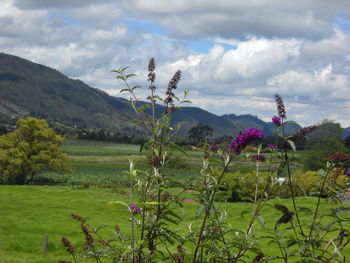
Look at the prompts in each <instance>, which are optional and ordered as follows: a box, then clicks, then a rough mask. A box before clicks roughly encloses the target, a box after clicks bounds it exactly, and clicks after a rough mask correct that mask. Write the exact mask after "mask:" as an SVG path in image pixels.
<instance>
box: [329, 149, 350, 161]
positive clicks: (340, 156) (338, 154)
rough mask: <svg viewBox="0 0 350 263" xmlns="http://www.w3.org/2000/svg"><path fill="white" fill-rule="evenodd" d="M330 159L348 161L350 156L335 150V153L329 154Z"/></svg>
mask: <svg viewBox="0 0 350 263" xmlns="http://www.w3.org/2000/svg"><path fill="white" fill-rule="evenodd" d="M331 160H332V161H333V162H346V163H348V162H350V157H349V156H348V155H347V154H345V153H341V152H336V153H333V154H332V155H331Z"/></svg>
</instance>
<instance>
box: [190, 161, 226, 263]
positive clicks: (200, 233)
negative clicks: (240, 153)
mask: <svg viewBox="0 0 350 263" xmlns="http://www.w3.org/2000/svg"><path fill="white" fill-rule="evenodd" d="M231 159H232V156H231V155H230V156H229V159H228V161H227V162H226V163H225V165H224V168H223V170H222V172H221V174H220V177H219V179H218V182H217V184H218V185H219V184H220V182H221V179H222V178H223V177H224V174H225V172H226V171H227V168H228V166H229V164H230V162H231ZM217 190H218V188H217V187H216V188H215V189H214V191H213V193H212V195H211V197H210V199H209V204H208V206H207V209H206V210H205V214H204V218H203V222H202V225H201V228H200V230H199V235H198V240H197V244H196V248H195V251H194V253H193V259H192V262H193V263H195V262H196V259H197V254H198V249H199V247H200V245H201V242H202V235H203V231H204V228H205V224H206V222H207V219H208V215H209V212H210V209H211V207H212V205H213V201H214V198H215V194H216V192H217Z"/></svg>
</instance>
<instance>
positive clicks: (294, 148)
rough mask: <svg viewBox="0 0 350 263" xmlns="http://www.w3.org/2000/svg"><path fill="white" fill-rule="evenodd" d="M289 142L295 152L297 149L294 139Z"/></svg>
mask: <svg viewBox="0 0 350 263" xmlns="http://www.w3.org/2000/svg"><path fill="white" fill-rule="evenodd" d="M287 142H288V144H289V145H290V147H291V148H292V150H293V152H295V151H296V150H297V148H296V146H295V143H294V142H293V141H292V140H287Z"/></svg>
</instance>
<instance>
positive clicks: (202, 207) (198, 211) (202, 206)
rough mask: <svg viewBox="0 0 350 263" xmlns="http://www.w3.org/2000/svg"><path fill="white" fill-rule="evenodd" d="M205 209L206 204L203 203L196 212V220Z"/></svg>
mask: <svg viewBox="0 0 350 263" xmlns="http://www.w3.org/2000/svg"><path fill="white" fill-rule="evenodd" d="M206 207H207V204H206V203H203V204H202V205H201V206H200V207H198V210H197V215H196V216H197V218H198V217H200V216H201V214H202V213H203V211H204V209H205V208H206Z"/></svg>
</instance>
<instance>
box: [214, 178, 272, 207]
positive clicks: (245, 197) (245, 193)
mask: <svg viewBox="0 0 350 263" xmlns="http://www.w3.org/2000/svg"><path fill="white" fill-rule="evenodd" d="M267 178H268V173H266V172H260V173H259V177H258V178H257V177H256V172H255V171H250V172H245V173H242V172H235V173H227V174H226V175H225V176H224V178H223V179H222V180H221V186H220V191H219V192H218V194H217V200H218V201H229V202H239V201H251V200H253V199H254V195H255V186H256V182H257V183H258V197H259V198H261V197H262V196H263V194H264V189H265V186H266V181H267Z"/></svg>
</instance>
